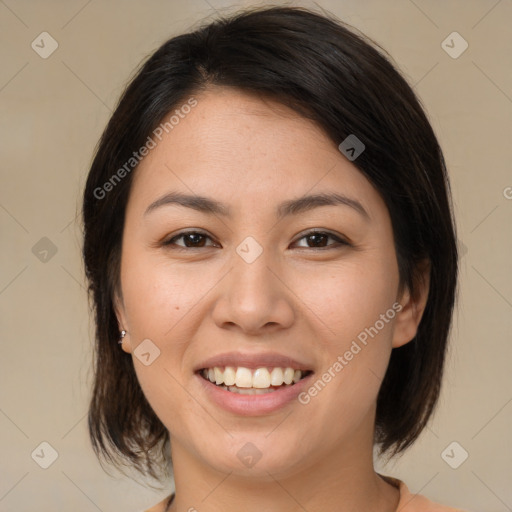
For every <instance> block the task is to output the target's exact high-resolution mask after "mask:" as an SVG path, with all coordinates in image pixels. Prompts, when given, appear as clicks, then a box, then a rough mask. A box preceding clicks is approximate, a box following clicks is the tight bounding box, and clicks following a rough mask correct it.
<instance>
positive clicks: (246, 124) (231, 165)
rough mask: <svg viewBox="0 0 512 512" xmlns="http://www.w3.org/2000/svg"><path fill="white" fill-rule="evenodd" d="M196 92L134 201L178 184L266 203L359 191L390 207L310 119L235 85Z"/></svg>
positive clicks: (138, 182) (141, 177) (152, 158)
mask: <svg viewBox="0 0 512 512" xmlns="http://www.w3.org/2000/svg"><path fill="white" fill-rule="evenodd" d="M193 97H194V98H195V100H196V101H197V104H196V106H194V107H193V108H191V109H190V110H189V109H186V110H187V111H188V113H187V114H183V113H182V115H181V116H180V117H179V121H178V122H177V123H176V124H174V125H173V127H172V129H170V128H169V129H168V133H166V132H165V131H164V133H163V136H162V140H161V141H158V140H156V142H157V144H156V147H154V148H153V149H151V151H150V152H149V154H148V155H147V156H146V157H145V158H144V160H143V161H142V162H141V163H140V164H139V167H138V168H137V170H136V172H135V176H134V182H133V184H132V194H133V195H135V199H140V200H142V201H144V202H146V203H147V202H148V201H152V200H154V198H155V196H156V195H161V194H162V193H163V192H166V191H167V190H177V189H178V190H181V191H183V192H186V193H195V194H198V195H203V196H212V195H213V196H215V197H217V198H218V199H219V200H220V201H222V202H226V203H231V202H232V201H233V200H234V199H235V197H234V194H235V193H236V196H237V197H239V198H243V200H244V201H245V202H253V203H254V205H255V206H259V208H262V207H263V206H264V204H266V203H267V202H273V201H274V200H275V201H276V202H278V201H279V202H280V201H281V200H282V199H283V198H291V197H298V196H302V195H304V194H306V193H308V192H309V193H314V192H325V191H333V190H334V191H337V192H340V193H343V194H346V195H354V196H358V197H359V200H360V201H361V202H362V203H366V205H367V206H368V208H367V209H368V210H370V211H371V210H372V208H373V209H374V210H375V209H377V210H378V209H379V208H382V207H384V208H385V206H384V204H383V202H382V200H381V198H380V196H379V195H378V193H377V192H376V191H375V189H374V188H373V187H372V186H371V184H370V183H369V181H368V180H367V179H366V178H365V176H364V175H363V174H362V173H361V172H360V171H359V169H358V168H357V167H355V165H354V164H353V163H351V162H350V161H349V160H348V159H346V158H345V157H344V156H343V155H342V154H341V153H340V151H339V150H338V147H337V144H335V143H334V141H332V140H331V139H330V138H329V137H328V136H327V135H326V134H325V133H324V131H323V130H322V129H321V128H320V127H319V126H317V125H316V124H315V123H313V122H312V121H311V120H309V119H305V118H303V117H301V116H300V115H299V114H297V113H296V112H294V111H293V110H291V109H289V108H288V107H286V106H284V105H282V104H280V103H277V102H275V101H272V100H269V99H262V98H259V97H257V96H255V95H252V94H247V93H245V92H243V91H239V90H237V89H233V88H214V89H213V90H209V91H208V92H205V93H202V94H200V95H194V96H193ZM186 101H187V98H186V99H185V100H184V104H185V103H186ZM176 109H177V110H180V105H176V106H175V107H174V109H173V111H176ZM167 117H169V116H167ZM177 119H178V118H177V117H176V120H177ZM372 203H373V207H372ZM365 207H366V206H365Z"/></svg>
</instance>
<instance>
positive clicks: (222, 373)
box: [202, 366, 304, 394]
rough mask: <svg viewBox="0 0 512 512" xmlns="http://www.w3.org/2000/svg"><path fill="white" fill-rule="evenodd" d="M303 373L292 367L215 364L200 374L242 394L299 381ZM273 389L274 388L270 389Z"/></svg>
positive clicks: (218, 384)
mask: <svg viewBox="0 0 512 512" xmlns="http://www.w3.org/2000/svg"><path fill="white" fill-rule="evenodd" d="M303 373H304V372H302V371H301V370H294V369H293V368H279V367H276V368H270V369H269V368H265V367H262V368H257V369H256V370H251V369H249V368H245V367H243V366H238V367H233V366H226V367H225V368H224V369H223V368H222V367H218V366H215V367H214V368H208V369H204V370H203V371H202V375H203V377H204V378H206V379H208V380H209V381H210V382H213V383H215V384H216V385H217V386H222V387H223V388H224V389H229V390H230V391H234V390H237V391H236V392H240V393H242V394H259V393H252V392H251V393H245V391H250V390H269V391H270V390H272V389H271V386H282V385H283V384H286V385H290V384H292V383H296V382H299V380H301V378H302V376H303ZM240 388H242V389H240ZM272 391H275V390H272Z"/></svg>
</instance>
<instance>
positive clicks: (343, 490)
mask: <svg viewBox="0 0 512 512" xmlns="http://www.w3.org/2000/svg"><path fill="white" fill-rule="evenodd" d="M370 425H371V426H372V428H369V429H368V428H367V429H365V428H360V429H359V430H358V431H357V433H356V434H355V437H356V438H354V437H351V439H350V442H349V443H347V442H346V443H340V444H339V446H336V447H331V446H330V447H329V449H328V450H325V451H322V450H317V452H316V453H318V455H317V456H316V458H314V459H313V456H310V457H309V458H308V457H304V463H303V465H302V467H300V468H294V470H293V471H288V473H286V474H284V473H280V474H277V473H275V472H273V473H272V474H271V473H270V472H268V471H265V469H264V468H260V471H259V472H258V473H257V474H256V472H254V473H249V474H247V472H246V473H244V474H242V473H238V472H237V471H236V470H234V471H231V472H226V473H223V472H220V471H217V470H215V469H214V468H212V466H211V465H209V464H207V463H205V461H204V460H203V459H200V458H198V457H197V456H195V455H194V454H192V453H191V452H190V451H188V450H187V449H186V448H185V447H184V446H183V445H182V444H180V443H179V442H178V441H176V439H174V440H173V437H172V436H171V452H172V459H173V467H174V475H175V487H176V497H175V499H174V500H173V503H172V505H171V507H170V508H169V511H170V512H175V511H185V510H186V511H192V512H193V511H194V510H195V511H201V512H231V511H233V512H234V511H239V510H244V511H246V512H260V511H261V510H265V511H266V512H281V511H283V510H286V511H289V512H304V510H308V511H309V512H314V511H325V510H336V511H339V512H355V511H360V510H378V511H379V512H393V511H395V510H396V507H397V505H398V501H399V492H398V490H397V489H396V488H395V487H393V486H392V485H390V484H389V483H387V482H385V481H384V480H383V479H382V478H380V477H379V476H378V474H377V473H376V472H375V470H374V467H373V425H372V423H370ZM305 444H306V443H305ZM298 449H303V448H302V447H298ZM254 467H255V468H256V467H257V466H254Z"/></svg>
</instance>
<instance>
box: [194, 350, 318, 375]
mask: <svg viewBox="0 0 512 512" xmlns="http://www.w3.org/2000/svg"><path fill="white" fill-rule="evenodd" d="M215 366H219V367H221V366H234V367H237V366H242V367H244V368H250V369H253V370H255V369H257V368H265V367H279V368H293V369H294V370H303V371H306V370H312V368H311V365H308V364H306V363H303V362H301V361H298V360H297V359H295V358H293V357H291V356H285V355H283V354H277V353H276V352H266V353H262V354H248V353H243V352H225V353H223V354H217V355H216V356H213V357H210V358H208V359H205V360H204V361H202V362H201V363H199V364H198V365H197V366H196V368H195V369H194V371H195V372H197V371H199V370H202V369H204V368H213V367H215Z"/></svg>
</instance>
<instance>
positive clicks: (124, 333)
mask: <svg viewBox="0 0 512 512" xmlns="http://www.w3.org/2000/svg"><path fill="white" fill-rule="evenodd" d="M125 336H126V331H124V330H123V331H121V339H120V340H119V341H118V342H117V343H119V344H121V343H123V338H124V337H125Z"/></svg>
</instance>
